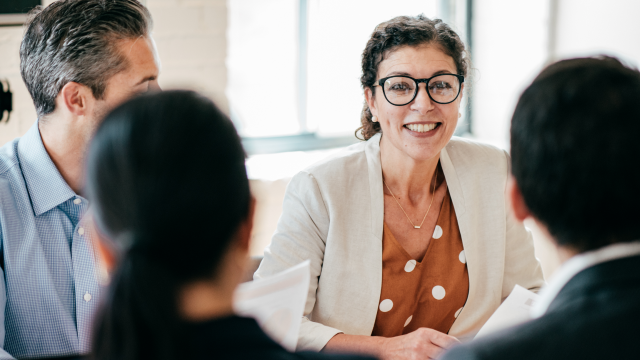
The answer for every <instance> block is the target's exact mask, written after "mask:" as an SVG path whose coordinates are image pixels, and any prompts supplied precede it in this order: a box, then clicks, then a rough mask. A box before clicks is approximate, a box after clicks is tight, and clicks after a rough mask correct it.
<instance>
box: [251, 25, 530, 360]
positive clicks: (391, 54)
mask: <svg viewBox="0 0 640 360" xmlns="http://www.w3.org/2000/svg"><path fill="white" fill-rule="evenodd" d="M468 62H469V59H468V56H467V53H466V51H465V47H464V44H463V43H462V41H461V40H460V38H459V37H458V35H457V34H456V33H455V32H454V31H453V30H451V28H450V27H449V26H448V25H446V24H445V23H443V22H442V21H441V20H438V19H436V20H431V19H428V18H426V17H424V16H422V15H419V16H416V17H406V16H401V17H397V18H394V19H391V20H390V21H388V22H385V23H382V24H380V25H378V26H377V27H376V29H375V30H374V32H373V34H372V35H371V38H370V39H369V41H368V43H367V46H366V48H365V50H364V53H363V55H362V72H363V73H362V77H361V83H362V86H363V88H364V95H365V100H366V103H365V107H364V109H363V111H362V117H361V121H362V127H361V128H360V129H358V130H359V131H360V133H361V135H362V136H363V138H364V140H366V141H365V142H363V143H360V144H357V145H354V146H351V147H350V148H348V149H347V150H346V151H345V152H343V153H341V154H338V155H336V156H333V157H332V158H329V159H327V160H324V161H322V162H320V163H318V164H316V165H313V166H311V167H309V168H307V169H306V170H304V171H302V172H300V173H299V174H298V175H296V176H295V177H294V178H293V179H292V181H291V183H290V185H289V188H288V189H287V193H286V195H285V201H284V205H283V214H282V217H281V219H280V222H279V224H278V229H277V231H276V234H275V235H274V237H273V240H272V243H271V245H270V247H269V248H267V249H266V251H265V257H264V260H263V262H262V264H261V266H260V268H259V269H258V271H257V273H256V275H255V277H256V278H261V277H264V276H268V275H270V274H273V273H275V272H277V271H281V270H283V269H285V268H287V267H290V266H293V265H295V264H297V263H299V262H301V261H303V260H306V259H311V269H312V276H311V283H310V286H309V295H308V296H309V300H308V301H307V307H306V309H305V317H304V318H303V319H302V327H301V330H300V339H299V341H298V347H299V348H300V349H313V350H316V351H318V350H322V349H324V350H329V351H333V350H340V351H360V352H366V353H370V354H374V355H377V356H378V357H380V358H382V359H412V358H435V357H436V356H437V355H438V354H439V353H440V352H442V351H443V349H446V348H448V347H450V346H452V345H453V344H456V343H457V342H458V340H457V339H456V338H454V337H453V336H456V337H470V336H473V334H474V333H475V332H476V331H477V330H478V329H479V328H480V327H481V326H482V325H483V324H484V322H485V321H486V320H487V319H488V318H489V316H490V315H491V314H492V312H493V311H495V309H496V308H497V307H498V306H499V305H500V302H501V300H502V299H503V298H505V297H506V296H507V295H508V294H509V293H510V292H511V290H512V289H513V287H514V286H515V285H516V284H519V285H521V286H523V287H525V288H528V289H532V290H537V289H538V288H539V287H540V286H541V285H542V284H543V279H542V272H541V268H540V265H539V263H538V261H537V260H536V258H535V256H534V251H533V250H534V249H533V242H532V238H531V234H530V232H529V231H527V230H526V229H525V228H524V226H523V225H522V224H521V223H518V222H516V221H515V220H514V218H513V216H512V213H511V211H510V210H509V207H508V206H505V202H506V198H505V194H504V190H505V186H506V182H507V174H508V168H509V158H508V155H507V154H506V153H505V152H504V151H502V150H499V149H497V148H494V147H490V146H487V145H483V144H479V143H475V142H472V141H468V140H463V139H459V138H455V137H453V133H454V131H455V129H456V125H457V123H458V118H459V116H460V113H459V111H460V102H461V99H462V96H463V94H464V77H465V76H466V74H467V69H468Z"/></svg>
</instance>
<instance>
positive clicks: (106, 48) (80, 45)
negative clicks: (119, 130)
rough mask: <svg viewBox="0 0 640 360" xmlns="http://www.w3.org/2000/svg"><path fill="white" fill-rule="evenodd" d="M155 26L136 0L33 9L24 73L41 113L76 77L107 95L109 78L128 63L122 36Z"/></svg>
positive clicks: (72, 0)
mask: <svg viewBox="0 0 640 360" xmlns="http://www.w3.org/2000/svg"><path fill="white" fill-rule="evenodd" d="M151 26H152V21H151V14H150V13H149V11H148V10H147V9H146V8H145V7H144V6H143V5H142V4H140V2H138V1H137V0H58V1H56V2H54V3H52V4H51V5H49V6H48V7H46V8H43V7H42V6H38V7H36V8H35V9H34V10H32V12H31V13H30V14H29V19H28V20H27V24H26V25H25V28H26V30H25V34H24V38H23V39H22V44H21V46H20V74H21V75H22V79H23V80H24V82H25V84H26V85H27V89H28V90H29V93H30V94H31V97H32V98H33V102H34V104H35V106H36V111H37V112H38V116H39V117H42V116H44V115H47V114H50V113H51V112H53V111H54V110H55V99H56V97H57V96H58V93H60V90H62V88H63V87H64V86H65V85H66V84H67V83H69V82H72V81H73V82H77V83H79V84H82V85H85V86H87V87H89V88H90V89H91V91H92V92H93V96H94V97H95V98H96V99H102V97H103V96H104V93H105V89H106V86H107V81H108V80H109V79H110V78H111V77H112V76H113V75H115V74H117V73H119V72H121V71H123V70H125V69H126V68H127V66H128V64H127V61H126V58H125V56H124V55H123V54H120V53H119V52H118V51H117V48H116V43H117V41H118V40H122V39H135V38H139V37H140V36H147V35H148V34H149V32H150V30H151Z"/></svg>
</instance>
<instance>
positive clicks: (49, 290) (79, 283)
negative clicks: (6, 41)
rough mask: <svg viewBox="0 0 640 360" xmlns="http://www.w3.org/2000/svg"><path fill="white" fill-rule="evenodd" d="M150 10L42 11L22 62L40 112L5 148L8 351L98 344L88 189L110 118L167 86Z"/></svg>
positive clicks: (98, 6)
mask: <svg viewBox="0 0 640 360" xmlns="http://www.w3.org/2000/svg"><path fill="white" fill-rule="evenodd" d="M150 30H151V16H150V14H149V12H148V10H147V9H146V8H145V7H144V6H143V5H141V4H140V3H139V2H138V1H136V0H58V1H56V2H54V3H53V4H51V5H50V6H48V7H46V8H44V9H43V8H40V7H39V8H37V9H35V10H34V11H33V13H32V14H31V16H30V19H29V20H28V22H27V24H26V29H25V35H24V38H23V41H22V46H21V48H20V61H21V64H20V67H21V74H22V78H23V79H24V82H25V83H26V85H27V88H28V90H29V93H30V94H31V97H32V98H33V101H34V104H35V107H36V110H37V113H38V121H37V122H36V123H35V124H34V125H33V127H31V129H30V130H29V131H27V133H26V134H25V135H24V136H23V137H22V138H19V139H16V140H14V141H12V142H10V143H8V144H7V145H5V146H4V147H2V148H1V149H0V253H1V254H0V255H1V256H0V272H1V273H0V347H1V349H0V358H6V357H10V356H13V357H16V358H35V357H47V356H68V355H77V354H86V353H88V352H90V347H89V346H90V336H91V322H92V317H93V313H94V311H95V310H96V307H97V305H98V298H99V296H100V295H101V289H100V284H99V281H98V279H99V278H101V277H100V274H102V273H103V272H102V271H101V268H100V266H98V264H99V263H98V262H97V261H96V255H95V251H94V248H93V245H92V240H91V234H92V231H90V226H91V225H90V224H89V222H88V220H87V218H86V217H85V216H84V214H85V212H86V210H87V208H88V206H89V203H88V201H87V199H85V198H84V197H83V196H82V195H81V189H82V186H83V183H82V182H83V177H82V174H83V168H84V156H85V152H86V149H87V145H88V143H89V141H90V140H91V137H92V136H93V133H94V131H95V129H96V128H97V126H98V125H99V123H100V121H101V119H102V117H103V115H105V114H106V113H107V112H108V111H109V110H110V109H112V108H113V107H115V106H116V105H118V104H120V103H121V102H123V101H124V100H126V99H128V98H129V97H131V96H134V95H136V94H138V93H142V92H146V91H149V90H153V89H157V88H158V84H157V77H158V73H159V61H158V58H157V54H156V50H155V46H154V43H153V40H152V38H151V36H150Z"/></svg>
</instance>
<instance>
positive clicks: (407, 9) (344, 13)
mask: <svg viewBox="0 0 640 360" xmlns="http://www.w3.org/2000/svg"><path fill="white" fill-rule="evenodd" d="M309 5H310V6H309V42H308V44H309V49H308V51H309V52H308V88H307V94H308V99H307V104H308V105H307V106H308V107H307V119H308V124H309V128H310V129H311V130H316V131H317V132H318V134H320V135H323V136H331V135H347V134H353V132H354V131H355V130H356V129H357V128H358V127H359V126H360V112H361V111H362V104H363V103H364V94H363V92H362V88H361V87H360V75H361V68H360V61H361V56H362V51H363V50H364V48H365V45H366V44H367V40H369V37H370V36H371V33H372V32H373V29H374V28H375V26H376V25H378V24H379V23H381V22H383V21H387V20H389V19H391V18H393V17H396V16H399V15H412V16H415V15H418V14H421V13H424V14H425V15H426V16H428V17H435V16H436V1H435V0H394V1H388V0H349V1H344V0H311V1H310V4H309Z"/></svg>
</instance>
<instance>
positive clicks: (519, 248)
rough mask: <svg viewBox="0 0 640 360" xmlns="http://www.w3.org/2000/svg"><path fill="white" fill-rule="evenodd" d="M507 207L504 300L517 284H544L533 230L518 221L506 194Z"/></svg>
mask: <svg viewBox="0 0 640 360" xmlns="http://www.w3.org/2000/svg"><path fill="white" fill-rule="evenodd" d="M505 156H506V157H507V164H508V165H507V166H508V171H507V174H510V173H511V165H510V164H511V158H510V156H509V154H507V153H506V152H505ZM505 209H506V214H507V219H506V224H507V229H506V235H507V236H506V249H505V268H504V279H503V282H502V299H503V300H504V299H505V298H506V297H507V296H509V294H510V293H511V291H512V290H513V288H514V287H515V285H516V284H517V285H520V286H522V287H523V288H525V289H529V290H531V291H534V292H538V290H540V288H541V287H542V285H544V283H545V282H544V277H543V275H542V267H541V265H540V262H539V261H538V259H537V258H536V256H535V250H534V247H533V236H532V234H531V231H530V230H528V229H527V228H525V227H524V224H523V223H522V222H520V221H518V220H517V219H516V218H515V217H514V215H513V211H512V210H511V205H510V204H509V200H508V198H507V197H506V196H505Z"/></svg>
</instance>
